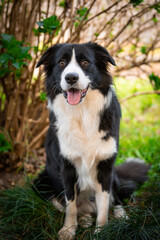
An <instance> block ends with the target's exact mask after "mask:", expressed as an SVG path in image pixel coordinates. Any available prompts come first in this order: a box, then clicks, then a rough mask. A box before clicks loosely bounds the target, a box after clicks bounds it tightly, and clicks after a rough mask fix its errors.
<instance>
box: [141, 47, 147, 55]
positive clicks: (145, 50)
mask: <svg viewBox="0 0 160 240" xmlns="http://www.w3.org/2000/svg"><path fill="white" fill-rule="evenodd" d="M140 51H141V53H143V54H146V52H147V47H146V46H142V47H141V49H140Z"/></svg>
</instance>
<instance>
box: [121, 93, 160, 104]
mask: <svg viewBox="0 0 160 240" xmlns="http://www.w3.org/2000/svg"><path fill="white" fill-rule="evenodd" d="M146 94H160V90H155V91H145V92H136V93H133V94H132V95H130V96H128V97H126V98H123V99H121V100H120V103H123V102H125V101H127V100H128V99H131V98H133V97H137V96H141V95H146Z"/></svg>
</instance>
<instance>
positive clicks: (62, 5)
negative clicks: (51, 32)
mask: <svg viewBox="0 0 160 240" xmlns="http://www.w3.org/2000/svg"><path fill="white" fill-rule="evenodd" d="M65 4H66V3H65V0H63V1H61V2H60V3H59V6H60V7H63V8H65Z"/></svg>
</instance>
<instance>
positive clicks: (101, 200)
mask: <svg viewBox="0 0 160 240" xmlns="http://www.w3.org/2000/svg"><path fill="white" fill-rule="evenodd" d="M113 162H114V159H112V158H111V159H108V160H104V161H101V162H100V163H99V164H98V166H97V170H98V173H97V180H98V182H97V185H96V193H95V197H96V206H97V221H96V227H102V226H104V225H105V224H107V222H108V211H109V198H110V188H111V184H112V166H113ZM98 231H99V230H98V229H97V232H98Z"/></svg>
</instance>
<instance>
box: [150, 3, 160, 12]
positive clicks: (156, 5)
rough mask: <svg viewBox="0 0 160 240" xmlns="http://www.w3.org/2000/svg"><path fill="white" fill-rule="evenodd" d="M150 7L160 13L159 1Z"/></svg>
mask: <svg viewBox="0 0 160 240" xmlns="http://www.w3.org/2000/svg"><path fill="white" fill-rule="evenodd" d="M150 8H154V9H155V10H156V11H157V12H158V13H160V3H158V4H155V5H153V6H152V7H150Z"/></svg>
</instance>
